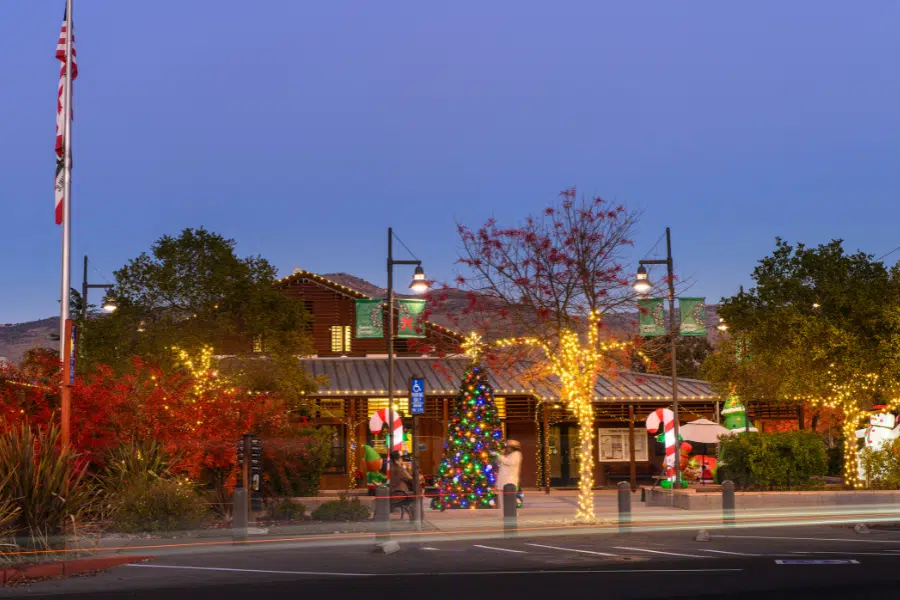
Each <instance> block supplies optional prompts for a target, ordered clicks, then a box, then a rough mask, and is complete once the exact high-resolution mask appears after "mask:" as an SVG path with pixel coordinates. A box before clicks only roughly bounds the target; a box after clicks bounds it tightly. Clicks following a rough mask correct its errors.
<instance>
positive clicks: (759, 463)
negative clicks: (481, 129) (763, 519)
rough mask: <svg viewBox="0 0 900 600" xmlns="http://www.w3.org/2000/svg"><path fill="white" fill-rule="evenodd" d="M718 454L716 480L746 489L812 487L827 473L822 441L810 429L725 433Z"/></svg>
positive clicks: (820, 483) (826, 461)
mask: <svg viewBox="0 0 900 600" xmlns="http://www.w3.org/2000/svg"><path fill="white" fill-rule="evenodd" d="M721 457H722V465H721V466H720V468H719V478H720V480H722V481H725V480H728V479H730V480H732V481H733V482H734V483H735V485H737V486H739V487H741V488H746V489H765V490H774V489H778V490H788V489H793V490H796V489H812V488H816V487H821V485H822V482H821V480H817V479H816V478H818V477H822V476H824V475H825V474H826V473H827V472H828V454H827V451H826V447H825V442H824V441H823V440H822V438H821V437H820V436H819V435H818V434H816V433H813V432H811V431H790V432H778V433H745V434H740V435H732V436H728V437H727V438H724V439H723V440H722V442H721Z"/></svg>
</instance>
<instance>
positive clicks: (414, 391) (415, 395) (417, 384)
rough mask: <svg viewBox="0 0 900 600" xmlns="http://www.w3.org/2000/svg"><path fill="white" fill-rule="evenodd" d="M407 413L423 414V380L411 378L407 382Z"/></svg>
mask: <svg viewBox="0 0 900 600" xmlns="http://www.w3.org/2000/svg"><path fill="white" fill-rule="evenodd" d="M409 412H410V413H412V414H414V415H424V414H425V380H424V379H416V378H412V379H410V380H409Z"/></svg>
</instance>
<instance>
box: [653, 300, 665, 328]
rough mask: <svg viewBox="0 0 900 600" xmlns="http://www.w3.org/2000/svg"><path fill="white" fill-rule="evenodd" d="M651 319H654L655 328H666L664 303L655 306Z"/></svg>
mask: <svg viewBox="0 0 900 600" xmlns="http://www.w3.org/2000/svg"><path fill="white" fill-rule="evenodd" d="M650 318H652V319H653V325H654V326H655V327H662V328H665V327H666V317H665V314H664V313H663V305H662V302H656V303H654V304H653V311H652V312H651V313H650Z"/></svg>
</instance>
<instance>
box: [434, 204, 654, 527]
mask: <svg viewBox="0 0 900 600" xmlns="http://www.w3.org/2000/svg"><path fill="white" fill-rule="evenodd" d="M576 196H577V194H576V192H575V189H574V188H571V189H567V190H565V191H563V192H562V193H561V194H560V197H561V200H560V201H559V202H558V203H556V204H554V205H553V206H550V207H548V208H547V209H545V210H544V211H543V212H542V213H540V214H538V215H534V216H530V217H528V218H526V219H525V221H524V222H523V223H522V224H521V225H520V226H518V227H511V228H507V227H500V226H498V225H497V223H496V221H494V220H493V219H490V220H488V221H487V222H486V223H485V224H484V225H483V226H481V227H479V228H478V229H477V230H472V229H470V228H468V227H466V226H465V225H460V226H459V236H460V241H461V242H462V252H461V255H460V260H459V262H460V264H462V265H463V266H464V268H465V269H466V270H467V272H465V273H461V274H460V275H459V276H458V277H457V279H456V282H455V286H452V287H451V286H444V287H443V289H440V288H438V289H435V290H434V291H433V292H432V293H431V294H429V300H430V301H431V303H432V307H433V308H434V309H437V308H440V312H441V313H443V314H446V315H448V316H449V318H450V319H451V320H452V321H453V324H454V325H455V328H456V329H458V330H461V331H479V332H481V333H483V334H484V337H485V338H486V340H487V343H488V345H490V346H491V347H492V348H494V349H495V350H498V351H497V352H496V353H495V354H496V355H498V356H492V357H487V360H489V361H490V362H491V367H492V369H493V370H494V371H495V372H500V371H501V370H502V369H504V368H512V367H513V365H514V364H515V365H516V371H518V372H519V373H520V374H521V368H518V367H520V366H521V365H520V364H516V363H520V362H521V361H530V362H533V361H536V362H538V363H540V364H539V365H538V368H539V370H540V371H541V374H540V375H541V376H549V377H552V378H556V379H558V380H559V381H558V384H559V386H560V401H561V402H562V403H564V404H566V406H567V407H568V408H569V410H570V411H571V412H572V413H573V414H574V415H575V416H576V418H577V419H578V425H579V431H580V437H579V443H578V455H579V460H580V469H579V474H580V490H581V493H580V497H579V508H578V518H579V519H580V520H585V521H590V520H593V517H594V509H593V498H592V492H591V489H592V487H593V478H594V406H593V398H594V385H595V383H596V381H597V377H598V375H599V374H600V373H601V372H605V371H613V370H615V368H617V366H618V365H616V364H615V363H616V359H621V358H622V357H620V356H616V355H615V352H614V351H615V350H619V349H624V348H625V345H621V344H616V343H612V344H605V343H604V342H603V341H602V340H603V339H604V338H611V337H612V336H611V335H609V333H608V332H606V335H603V336H601V328H603V326H604V324H603V316H604V315H606V314H608V313H612V312H615V311H617V310H619V309H622V308H625V307H629V306H631V305H633V301H634V294H633V292H632V290H631V287H630V281H628V279H627V277H626V275H625V271H624V269H623V268H622V264H623V263H624V262H625V260H626V250H627V249H629V248H630V247H631V246H632V243H631V236H632V232H633V229H634V225H635V223H636V221H637V213H635V212H630V211H627V210H626V209H625V208H624V207H623V206H621V205H616V204H614V203H610V202H608V201H606V200H604V199H602V198H599V197H593V198H584V197H583V198H581V199H578V198H577V197H576ZM441 305H443V306H441ZM500 338H505V339H504V340H502V341H498V340H500ZM501 349H502V352H500V351H499V350H501ZM516 350H520V351H522V353H523V354H521V355H519V356H518V357H517V356H515V353H516ZM517 359H518V360H517ZM621 364H623V365H627V364H628V362H627V361H625V362H622V363H621ZM541 367H545V368H541Z"/></svg>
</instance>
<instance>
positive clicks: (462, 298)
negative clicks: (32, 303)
mask: <svg viewBox="0 0 900 600" xmlns="http://www.w3.org/2000/svg"><path fill="white" fill-rule="evenodd" d="M323 277H325V278H326V279H329V280H331V281H334V282H336V283H340V284H341V285H344V286H347V287H349V288H352V289H355V290H358V291H360V292H362V293H363V294H366V295H367V296H369V297H372V298H379V297H384V295H385V290H384V289H383V288H380V287H378V286H376V285H375V284H373V283H370V282H368V281H366V280H364V279H361V278H359V277H356V276H354V275H350V274H348V273H327V274H325V275H323ZM398 291H399V292H406V291H407V290H405V289H400V290H398ZM445 293H446V294H447V296H446V298H445V299H444V300H443V301H442V302H440V308H439V309H438V310H436V311H435V312H433V313H432V314H431V316H430V320H431V321H433V322H434V323H437V324H438V325H442V326H444V327H448V328H451V329H454V328H455V327H454V325H455V321H457V320H459V321H462V322H464V321H465V320H466V319H465V318H461V319H460V318H459V317H457V319H454V318H451V317H450V316H448V315H449V314H451V313H453V314H456V315H461V314H463V313H464V311H465V308H466V306H467V304H468V294H467V293H466V292H462V291H460V290H447V291H446V292H445ZM396 297H398V298H412V297H415V296H412V295H410V294H406V293H397V294H396ZM676 310H677V309H676ZM718 322H719V318H718V314H717V313H716V306H715V305H714V304H707V305H706V324H707V330H708V332H709V341H710V342H711V343H712V344H713V345H715V344H716V342H717V341H718V339H719V338H720V337H721V333H720V332H719V331H717V330H716V325H717V324H718ZM636 323H637V314H636V313H623V314H618V315H610V316H608V317H607V319H606V325H607V326H608V327H609V328H610V329H611V330H612V331H616V332H620V333H626V334H632V333H633V332H634V331H635V329H636V327H637V325H636ZM58 331H59V318H58V317H51V318H49V319H41V320H40V321H31V322H29V323H18V324H10V325H0V359H2V358H6V359H8V360H10V361H12V362H14V363H15V362H19V361H20V360H22V357H23V356H24V355H25V351H26V350H29V349H31V348H39V347H47V348H57V347H58V346H59V342H57V341H55V340H53V339H52V337H51V336H53V335H55V334H57V332H58Z"/></svg>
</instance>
